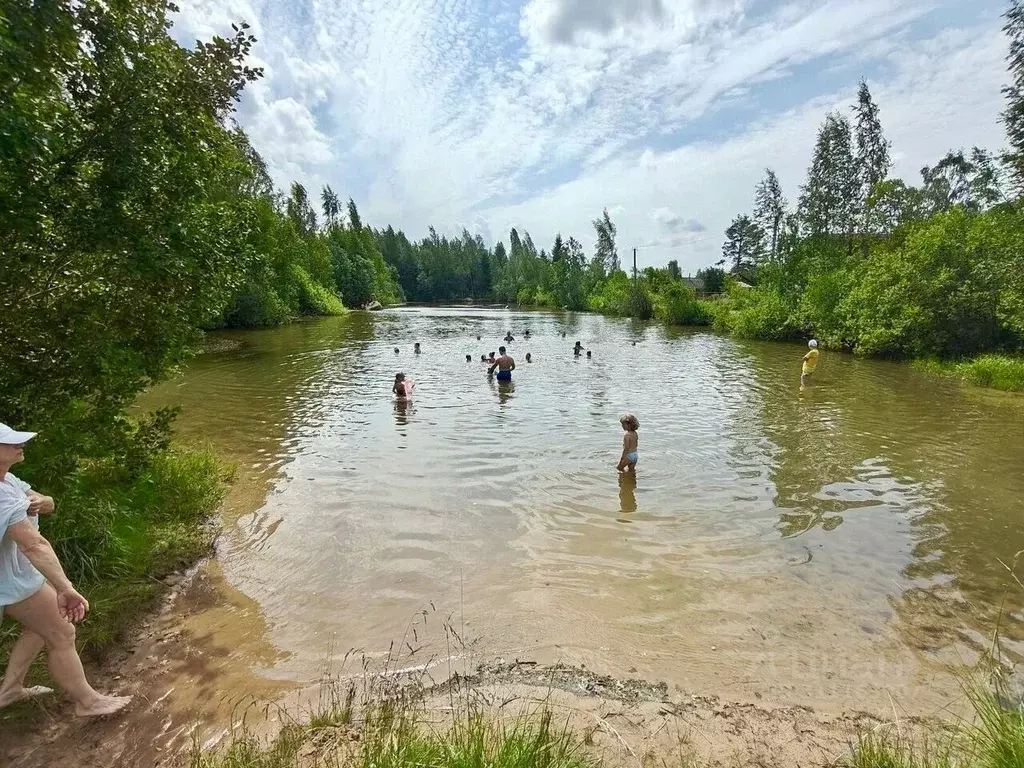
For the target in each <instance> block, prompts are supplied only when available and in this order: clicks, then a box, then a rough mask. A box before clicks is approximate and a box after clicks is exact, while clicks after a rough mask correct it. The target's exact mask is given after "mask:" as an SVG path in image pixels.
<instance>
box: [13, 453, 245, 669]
mask: <svg viewBox="0 0 1024 768" xmlns="http://www.w3.org/2000/svg"><path fill="white" fill-rule="evenodd" d="M22 466H23V467H24V468H25V469H26V472H24V473H21V472H19V471H18V468H16V469H15V471H16V473H17V474H19V475H20V476H23V477H25V478H26V479H28V480H30V481H33V480H34V479H35V478H34V477H33V475H36V474H39V475H44V474H45V472H46V469H45V467H42V466H40V465H39V463H36V462H34V460H33V455H32V453H31V451H29V452H28V461H27V462H26V463H25V464H24V465H22ZM225 479H226V473H225V470H224V468H223V467H222V466H221V465H220V464H219V463H218V461H217V459H216V458H215V457H214V456H213V455H212V454H211V453H208V452H203V451H185V450H179V449H176V448H169V449H162V450H158V451H156V452H154V453H152V454H151V455H146V456H144V457H143V458H142V459H141V460H140V462H139V463H138V464H136V465H133V463H132V462H131V461H129V460H127V457H125V456H124V455H111V456H108V457H105V458H104V459H101V460H94V461H91V462H84V463H83V464H82V466H80V467H79V468H78V469H77V470H76V471H75V472H74V473H73V474H72V475H71V477H70V479H69V480H68V481H67V483H66V485H65V486H64V487H62V488H59V489H57V488H50V487H47V486H46V484H44V483H40V484H39V490H40V491H42V492H43V493H49V494H51V495H53V496H54V498H55V500H56V503H57V509H56V512H55V513H54V515H53V516H52V517H51V518H47V519H44V520H43V521H42V530H43V533H44V534H45V535H46V536H47V538H49V539H50V541H51V542H52V543H53V545H54V548H55V549H56V550H57V553H58V556H59V557H60V560H61V563H62V564H63V566H64V569H65V571H66V572H67V574H68V576H69V577H70V578H71V580H72V581H73V582H74V584H75V586H76V587H77V588H78V590H79V591H81V592H82V593H83V594H84V595H85V596H86V597H87V598H88V599H89V602H90V605H91V611H90V613H89V616H88V618H87V619H86V621H85V622H83V623H82V624H81V625H80V627H79V634H78V637H79V648H80V649H81V650H83V651H85V652H88V653H91V654H93V655H98V654H101V653H102V652H103V651H104V649H105V648H107V647H108V646H109V645H110V644H111V643H112V642H113V641H115V640H116V639H117V638H118V636H119V635H120V634H121V633H122V632H123V631H124V630H125V629H126V628H128V627H129V626H130V625H131V624H132V623H133V622H134V621H136V620H137V619H138V617H139V615H140V614H141V613H142V612H143V611H145V610H146V609H147V608H148V607H149V606H150V605H151V604H152V600H153V599H154V598H155V597H156V596H157V595H159V594H160V593H161V592H163V591H164V590H166V589H167V587H166V586H164V585H163V583H162V582H161V581H160V579H161V578H162V577H164V576H166V575H167V574H169V573H171V572H173V571H176V570H179V569H181V568H184V567H186V566H187V565H189V564H191V563H194V562H195V561H196V560H197V559H199V558H200V557H202V556H203V555H205V554H206V553H208V552H209V551H210V547H211V544H212V541H213V537H214V535H215V530H214V528H213V527H212V525H211V524H209V522H208V521H209V518H210V517H211V515H212V514H213V513H214V511H215V510H216V508H217V505H218V504H219V502H220V500H221V498H222V495H223V492H224V487H225V485H224V481H225ZM17 630H18V628H17V625H16V624H15V623H14V622H13V621H9V620H8V621H6V622H5V623H4V624H3V627H2V629H0V665H2V664H4V663H5V662H6V657H7V653H8V651H9V648H10V644H11V642H12V641H13V639H14V637H15V636H16V634H17Z"/></svg>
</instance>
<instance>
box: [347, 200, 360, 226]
mask: <svg viewBox="0 0 1024 768" xmlns="http://www.w3.org/2000/svg"><path fill="white" fill-rule="evenodd" d="M348 223H349V226H350V227H351V228H352V229H354V230H355V231H356V232H358V231H359V230H361V229H362V228H363V220H362V219H360V218H359V209H357V208H356V201H355V200H353V199H352V198H351V197H350V198H349V199H348Z"/></svg>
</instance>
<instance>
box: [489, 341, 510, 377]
mask: <svg viewBox="0 0 1024 768" xmlns="http://www.w3.org/2000/svg"><path fill="white" fill-rule="evenodd" d="M495 368H497V369H498V381H512V371H514V370H515V369H516V361H515V360H513V359H512V358H511V357H509V356H508V355H507V354H505V348H504V347H498V358H497V359H496V360H495V361H494V365H492V366H491V367H490V368H488V369H487V375H488V376H490V375H491V374H493V373H494V369H495Z"/></svg>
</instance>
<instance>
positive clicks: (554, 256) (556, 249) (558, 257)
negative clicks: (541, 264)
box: [551, 232, 565, 264]
mask: <svg viewBox="0 0 1024 768" xmlns="http://www.w3.org/2000/svg"><path fill="white" fill-rule="evenodd" d="M564 258H565V243H564V242H563V241H562V233H561V232H559V233H558V234H557V235H555V244H554V245H552V246H551V261H552V262H553V263H556V264H557V263H558V262H560V261H562V259H564Z"/></svg>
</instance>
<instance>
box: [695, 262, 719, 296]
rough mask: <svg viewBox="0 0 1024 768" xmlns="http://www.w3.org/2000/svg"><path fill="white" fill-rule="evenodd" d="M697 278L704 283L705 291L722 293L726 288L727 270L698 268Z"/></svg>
mask: <svg viewBox="0 0 1024 768" xmlns="http://www.w3.org/2000/svg"><path fill="white" fill-rule="evenodd" d="M697 279H698V280H700V281H701V283H702V284H703V285H704V293H722V292H723V291H724V290H725V270H724V269H719V268H718V267H706V268H704V269H699V270H697Z"/></svg>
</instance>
